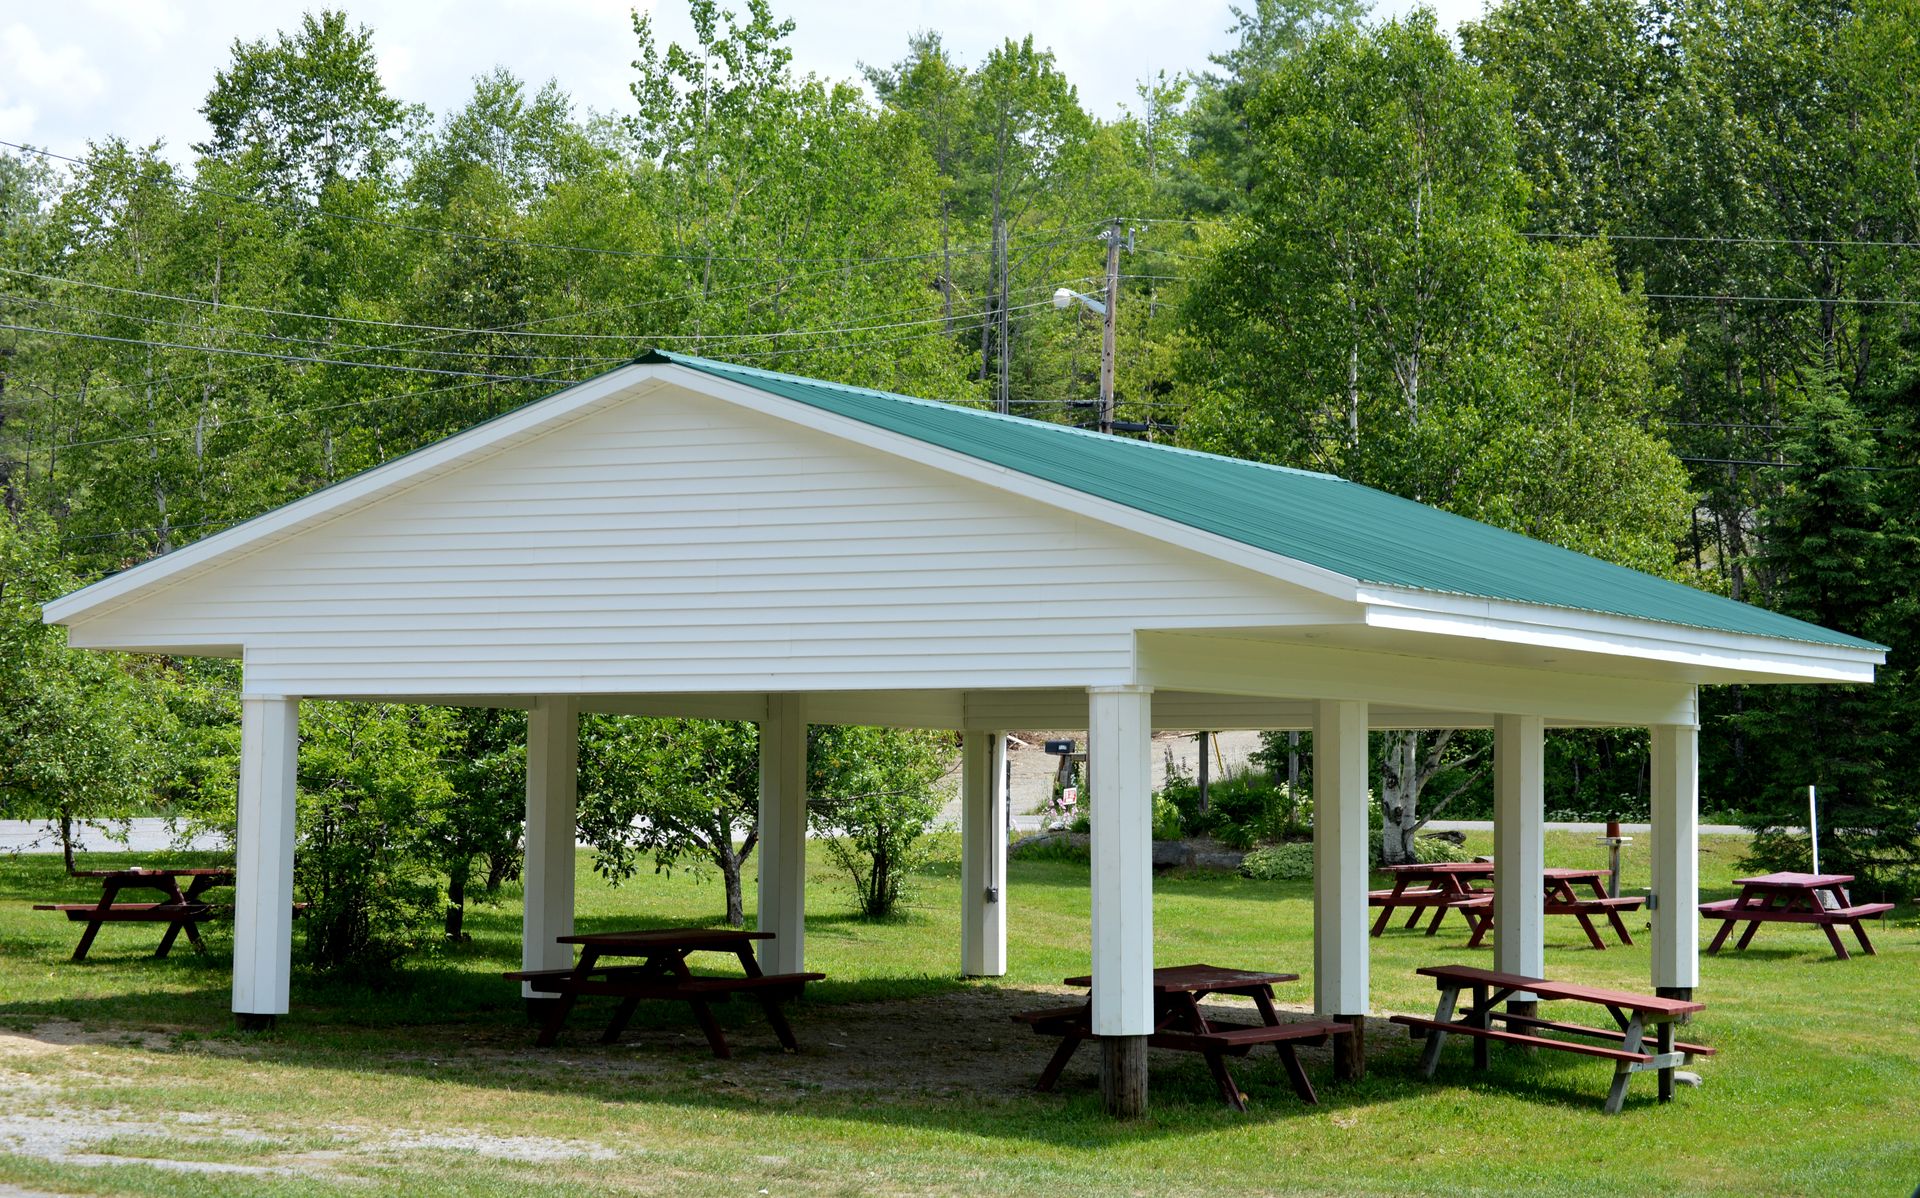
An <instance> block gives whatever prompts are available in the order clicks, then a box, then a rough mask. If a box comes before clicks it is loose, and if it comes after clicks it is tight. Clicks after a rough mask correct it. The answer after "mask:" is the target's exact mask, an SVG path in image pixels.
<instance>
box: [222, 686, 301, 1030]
mask: <svg viewBox="0 0 1920 1198" xmlns="http://www.w3.org/2000/svg"><path fill="white" fill-rule="evenodd" d="M299 752H300V700H298V699H294V698H283V697H280V696H267V695H244V696H242V697H241V700H240V787H239V794H238V797H239V807H240V810H239V817H240V819H239V830H238V834H237V835H236V837H235V839H234V849H235V853H234V856H235V868H234V884H233V891H234V898H233V903H234V905H233V1013H234V1015H235V1017H236V1019H237V1021H238V1022H239V1024H240V1026H241V1027H242V1028H243V1029H258V1028H265V1027H271V1026H272V1025H273V1022H274V1018H275V1017H276V1016H279V1015H284V1014H286V1013H287V991H288V983H289V978H290V976H291V973H292V963H293V830H294V823H293V819H294V817H293V802H294V794H295V791H296V788H297V786H298V764H299Z"/></svg>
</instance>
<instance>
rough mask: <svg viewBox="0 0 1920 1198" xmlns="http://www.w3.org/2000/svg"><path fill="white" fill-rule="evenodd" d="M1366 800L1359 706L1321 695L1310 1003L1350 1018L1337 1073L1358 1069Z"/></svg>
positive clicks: (1364, 997)
mask: <svg viewBox="0 0 1920 1198" xmlns="http://www.w3.org/2000/svg"><path fill="white" fill-rule="evenodd" d="M1367 802H1368V799H1367V705H1366V704H1365V703H1363V702H1358V701H1355V700H1347V699H1340V700H1322V701H1320V702H1318V703H1316V704H1315V705H1314V715H1313V1006H1314V1010H1315V1011H1316V1012H1318V1013H1319V1014H1320V1015H1322V1016H1330V1017H1334V1018H1338V1019H1342V1020H1346V1021H1348V1022H1351V1023H1353V1024H1354V1033H1353V1034H1352V1035H1351V1036H1344V1037H1339V1038H1338V1039H1336V1040H1335V1049H1334V1065H1335V1071H1336V1072H1337V1073H1339V1074H1340V1075H1341V1076H1358V1074H1359V1072H1360V1069H1361V1062H1362V1061H1364V1059H1365V1055H1364V1054H1365V1048H1364V1040H1363V1037H1364V1034H1365V1032H1364V1028H1365V1024H1366V1016H1367V1010H1368V1008H1369V1005H1370V1002H1369V983H1368V977H1367V967H1368V962H1367V946H1368V943H1369V940H1368V935H1367V866H1368V864H1369V860H1370V858H1371V857H1372V851H1371V848H1372V846H1371V844H1370V843H1369V842H1370V840H1371V839H1372V837H1371V835H1370V834H1369V831H1368V827H1367ZM1342 1041H1346V1042H1347V1043H1342Z"/></svg>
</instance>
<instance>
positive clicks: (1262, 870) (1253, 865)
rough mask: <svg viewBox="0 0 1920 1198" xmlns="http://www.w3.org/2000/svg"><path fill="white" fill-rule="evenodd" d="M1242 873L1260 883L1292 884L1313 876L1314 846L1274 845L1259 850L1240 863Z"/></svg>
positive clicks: (1297, 844)
mask: <svg viewBox="0 0 1920 1198" xmlns="http://www.w3.org/2000/svg"><path fill="white" fill-rule="evenodd" d="M1240 872H1241V873H1242V874H1243V875H1245V876H1246V877H1249V878H1252V879H1254V880H1255V881H1260V882H1292V881H1298V880H1300V879H1302V878H1311V877H1312V876H1313V846H1312V845H1310V844H1299V843H1296V844H1273V845H1268V846H1266V847H1265V848H1258V849H1255V850H1253V851H1252V852H1251V853H1248V854H1247V855H1246V858H1245V859H1244V860H1243V861H1241V862H1240Z"/></svg>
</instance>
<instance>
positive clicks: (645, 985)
mask: <svg viewBox="0 0 1920 1198" xmlns="http://www.w3.org/2000/svg"><path fill="white" fill-rule="evenodd" d="M555 939H556V940H557V941H558V942H559V943H561V944H577V945H579V946H580V959H579V960H578V961H576V962H575V963H574V965H573V968H571V969H535V970H515V971H514V972H511V973H509V974H507V975H506V976H507V977H508V978H509V979H512V980H515V981H521V982H525V983H527V984H528V985H529V986H530V987H532V988H533V989H535V990H539V991H542V992H544V993H548V994H552V995H555V996H556V997H555V999H554V1002H553V1004H552V1005H551V1007H550V1008H549V1009H548V1011H547V1017H546V1020H545V1021H544V1023H543V1024H542V1026H541V1029H540V1037H539V1041H538V1042H539V1043H540V1044H541V1045H542V1046H546V1045H551V1044H552V1043H553V1042H554V1041H555V1040H556V1039H558V1038H559V1035H560V1029H561V1028H562V1027H564V1026H566V1022H567V1016H568V1015H569V1014H570V1013H571V1012H572V1011H573V1008H574V1005H575V1004H576V1003H577V1002H579V1000H580V998H581V997H582V996H583V995H608V996H611V997H614V998H618V999H619V1000H620V1005H619V1006H618V1007H617V1008H615V1010H614V1014H613V1019H612V1021H611V1022H609V1023H608V1024H607V1030H606V1031H605V1032H603V1033H602V1034H601V1036H600V1042H601V1043H602V1044H611V1043H613V1042H614V1041H615V1040H616V1039H618V1038H619V1036H620V1033H621V1032H622V1031H624V1030H625V1029H626V1026H627V1023H628V1021H629V1020H631V1019H632V1018H633V1013H634V1011H635V1010H636V1009H637V1008H638V1007H639V1005H640V1003H641V1001H642V1000H644V999H662V1000H666V1001H672V1002H684V1003H686V1004H687V1006H688V1007H689V1008H691V1009H692V1011H693V1016H694V1019H695V1020H696V1021H697V1022H698V1023H699V1024H700V1030H701V1031H702V1032H704V1033H705V1034H706V1037H707V1044H708V1045H709V1047H711V1048H712V1049H713V1055H714V1056H716V1057H723V1058H724V1057H730V1056H732V1055H733V1052H732V1049H730V1048H729V1047H728V1046H727V1038H726V1035H725V1033H723V1032H722V1031H721V1030H720V1023H719V1021H718V1020H716V1019H715V1018H714V1017H713V1010H712V1004H714V1003H720V1002H726V1001H727V1000H728V999H729V998H731V997H732V996H733V995H735V994H747V995H751V996H753V997H754V998H756V999H758V1000H759V1002H760V1007H761V1009H762V1010H763V1011H764V1012H765V1013H766V1017H767V1022H768V1023H769V1024H770V1025H772V1027H773V1032H774V1035H776V1036H778V1037H779V1038H780V1045H781V1047H783V1048H785V1049H786V1050H787V1051H788V1052H798V1051H799V1048H800V1046H799V1044H798V1043H797V1042H795V1040H794V1037H793V1028H792V1026H791V1025H790V1024H788V1022H787V1017H786V1015H785V1013H783V1012H782V1011H781V1010H780V1000H781V999H784V998H792V997H794V996H795V995H798V994H799V993H800V991H801V988H802V987H803V986H805V984H806V983H808V982H813V981H819V980H820V979H821V978H824V977H826V976H827V975H826V974H824V973H783V974H769V973H763V972H761V969H760V963H759V962H758V961H756V960H755V959H754V956H753V944H754V942H755V941H757V940H771V939H773V933H772V932H748V931H742V930H739V929H736V928H647V929H641V930H637V931H629V932H585V933H581V934H579V935H574V936H559V937H555ZM694 953H720V954H726V955H731V956H733V957H734V958H735V959H737V960H738V961H739V963H740V969H741V973H740V974H737V975H729V976H708V975H697V974H695V973H694V972H693V969H692V967H691V966H689V965H688V964H687V958H688V957H689V956H691V955H693V954H694ZM603 957H616V958H623V959H634V960H638V961H639V962H640V963H639V964H637V965H603V964H601V963H600V962H601V958H603Z"/></svg>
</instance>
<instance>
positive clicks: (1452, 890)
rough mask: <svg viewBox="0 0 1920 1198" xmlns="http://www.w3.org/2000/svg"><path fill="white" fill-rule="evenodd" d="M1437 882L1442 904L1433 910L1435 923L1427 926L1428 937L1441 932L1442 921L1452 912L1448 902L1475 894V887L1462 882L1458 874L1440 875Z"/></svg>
mask: <svg viewBox="0 0 1920 1198" xmlns="http://www.w3.org/2000/svg"><path fill="white" fill-rule="evenodd" d="M1436 881H1437V882H1438V883H1439V887H1440V898H1441V902H1440V905H1439V906H1437V907H1435V908H1434V909H1433V922H1432V923H1430V924H1428V925H1427V935H1429V936H1431V935H1433V934H1434V933H1435V932H1438V931H1439V930H1440V921H1441V920H1443V919H1445V918H1446V917H1447V912H1448V911H1450V910H1452V907H1451V906H1450V905H1449V904H1448V903H1447V902H1446V900H1447V899H1449V898H1452V897H1455V896H1456V895H1462V894H1471V893H1472V892H1473V887H1471V886H1469V885H1467V884H1466V883H1465V882H1463V881H1461V880H1460V877H1459V876H1458V875H1457V874H1444V873H1443V874H1441V875H1439V877H1438V878H1437V879H1436Z"/></svg>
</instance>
